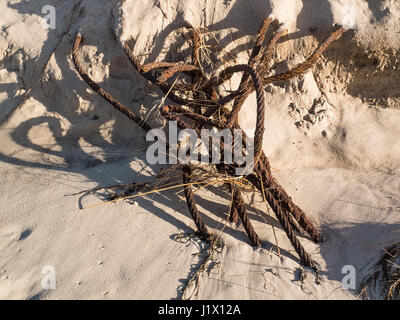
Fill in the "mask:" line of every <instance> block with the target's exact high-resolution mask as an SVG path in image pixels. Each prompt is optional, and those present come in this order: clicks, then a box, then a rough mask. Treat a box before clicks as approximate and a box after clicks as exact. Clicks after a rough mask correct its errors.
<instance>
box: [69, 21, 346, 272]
mask: <svg viewBox="0 0 400 320" xmlns="http://www.w3.org/2000/svg"><path fill="white" fill-rule="evenodd" d="M274 22H277V21H274ZM271 25H272V21H271V19H270V18H268V19H265V20H264V21H263V24H262V26H261V28H260V31H259V33H258V36H257V41H256V44H255V46H254V48H253V52H252V55H251V56H250V59H249V62H248V65H237V66H228V67H226V68H225V70H224V71H222V73H220V74H219V75H218V76H216V77H213V78H211V79H208V77H207V75H206V74H205V73H204V69H203V68H202V66H201V61H199V59H200V58H199V54H198V51H199V48H200V47H199V45H200V44H199V41H200V40H201V41H204V40H202V39H201V35H199V34H197V32H199V30H196V31H193V27H191V30H192V36H193V37H194V39H193V47H194V52H193V54H192V59H193V60H194V61H192V62H193V64H192V65H189V64H186V63H184V62H181V63H180V64H179V63H175V62H170V63H167V64H158V65H157V64H154V65H152V66H151V67H149V66H148V65H146V66H147V68H144V67H143V66H141V65H140V63H139V62H138V60H137V59H136V57H135V56H134V55H133V50H131V48H130V47H129V45H128V43H127V42H125V41H123V40H121V39H120V38H119V37H118V36H117V35H116V38H117V40H118V41H119V42H120V44H121V46H122V48H123V49H124V51H125V53H126V55H127V57H128V59H129V60H130V62H131V64H132V65H133V67H134V68H135V69H136V70H137V72H139V74H140V75H142V76H143V77H144V78H145V79H147V80H148V81H150V82H151V83H153V84H154V85H155V86H157V87H159V88H160V89H161V90H162V91H163V92H164V93H165V94H167V93H168V97H169V99H170V100H172V101H173V102H174V103H176V104H178V105H180V107H177V108H176V107H168V106H167V107H162V108H161V114H162V116H163V117H164V118H166V119H167V120H174V121H177V124H178V126H179V127H180V128H181V129H187V128H190V129H194V130H201V129H203V128H206V127H207V126H214V125H215V124H216V122H218V123H221V127H223V128H227V129H229V130H231V131H232V130H234V129H241V128H240V126H239V125H238V121H237V119H238V114H239V111H240V109H241V107H242V106H243V104H244V102H245V100H246V98H247V97H248V96H249V95H250V93H252V92H253V91H256V96H257V125H256V130H255V150H256V153H255V159H256V162H255V166H254V168H253V171H252V172H251V173H250V174H248V175H247V176H246V179H247V180H248V181H250V183H251V184H252V185H253V186H254V187H255V188H256V189H257V190H258V191H259V192H260V193H261V194H262V195H263V198H264V199H266V200H267V202H268V204H269V206H270V207H271V208H272V210H273V211H274V213H275V215H276V216H277V218H278V220H279V222H280V223H281V225H282V227H283V229H284V230H285V232H286V234H287V236H288V238H289V240H290V242H291V244H292V245H293V247H294V248H295V250H296V252H297V253H298V255H299V257H300V261H301V263H302V264H304V265H305V266H307V267H312V268H314V270H317V269H318V266H317V265H316V263H315V262H314V261H313V259H312V258H311V256H310V255H309V254H308V253H307V252H306V251H305V249H304V248H303V246H302V244H301V243H300V241H299V240H298V238H297V236H296V231H297V224H296V222H297V223H298V225H299V226H300V227H301V228H302V229H304V230H305V231H306V232H307V233H308V234H309V235H310V237H311V239H312V240H313V241H314V242H316V243H317V242H321V241H323V240H324V238H323V237H322V236H321V235H320V234H319V231H318V230H317V228H316V227H315V226H314V224H313V223H312V222H311V220H310V219H308V217H307V216H306V214H305V213H304V212H303V211H302V210H301V209H300V208H299V207H298V206H297V205H296V204H295V203H294V202H293V200H292V198H291V197H290V196H289V195H288V194H287V192H286V191H285V189H284V188H283V187H281V186H280V185H279V184H278V183H277V181H276V180H275V179H274V178H273V176H272V173H271V166H270V164H269V161H268V158H267V157H266V155H265V154H264V152H263V150H262V142H263V132H264V117H265V101H264V96H263V94H264V92H263V86H264V85H266V84H269V83H276V82H282V81H288V80H290V79H293V78H295V77H298V76H300V75H302V74H304V73H305V72H307V71H308V70H310V69H311V68H312V67H313V66H314V65H315V64H316V62H317V61H318V59H319V58H320V57H321V55H322V53H323V52H324V51H325V50H326V49H327V48H328V47H329V45H330V44H331V43H332V42H333V41H335V40H337V39H339V38H340V37H341V35H342V34H343V33H344V32H346V31H347V29H345V28H343V27H336V29H335V30H334V31H333V32H332V33H331V34H330V35H329V36H328V37H327V39H326V40H325V41H324V42H323V43H322V44H321V45H320V46H319V47H318V48H317V49H316V50H315V51H314V53H313V54H312V55H311V56H310V57H309V58H308V59H306V61H305V62H303V63H300V64H298V65H297V66H295V67H294V68H293V69H291V70H289V71H287V72H284V73H282V74H277V75H273V76H268V68H269V66H267V65H266V63H267V62H268V63H269V60H272V56H273V54H272V52H273V50H274V49H275V47H276V45H277V42H278V40H279V39H281V38H282V37H283V36H285V35H286V33H287V31H286V30H281V29H279V30H277V32H276V33H275V35H273V37H272V38H271V40H270V41H269V42H268V43H267V45H266V46H264V45H263V42H264V38H265V34H266V32H267V30H268V29H269V27H270V26H271ZM186 28H187V29H189V28H190V26H189V28H188V26H186ZM199 39H200V40H199ZM81 41H82V36H81V34H80V33H78V35H77V37H76V39H75V42H74V47H73V52H72V53H73V61H74V65H75V67H76V69H77V71H78V72H79V74H80V75H81V77H82V79H83V80H84V81H85V82H86V83H87V84H88V85H89V86H90V87H91V88H92V89H93V90H94V91H95V92H96V93H98V94H99V95H100V96H101V97H102V98H103V99H105V100H106V101H108V102H109V103H110V104H111V105H112V106H113V107H115V108H116V109H117V110H119V111H120V112H122V113H123V114H124V115H125V116H127V117H128V118H130V119H131V120H133V121H134V122H136V123H137V124H138V125H139V126H140V127H141V128H142V129H143V130H145V131H146V132H148V131H149V130H150V129H151V127H150V126H149V125H148V124H147V123H146V122H145V121H144V120H143V119H142V118H141V117H140V116H138V115H136V114H134V113H133V112H131V111H130V110H129V109H128V108H126V107H125V106H123V105H122V104H121V103H119V102H118V101H117V100H116V99H115V98H114V97H112V96H111V95H110V94H109V93H108V92H106V91H105V90H104V89H102V88H101V87H100V86H99V85H97V84H96V83H95V82H94V81H93V80H92V79H91V78H90V77H89V76H88V75H87V73H85V72H84V70H83V68H82V66H81V65H80V61H79V58H78V51H79V47H80V44H81ZM143 69H145V71H148V70H156V69H166V70H164V71H163V72H162V76H161V77H157V78H156V77H155V76H154V75H153V74H152V73H151V72H149V71H148V72H144V71H143ZM199 70H201V71H199ZM193 71H194V74H193ZM188 72H190V73H189V75H191V76H192V83H191V84H188V83H176V81H175V83H174V84H170V83H168V79H170V78H171V77H172V76H173V75H179V74H181V73H184V74H188ZM237 72H243V76H242V82H241V86H239V89H238V90H236V91H234V92H232V93H230V94H228V95H227V96H225V97H222V98H221V97H219V95H218V93H217V92H218V88H217V86H216V84H221V83H222V82H224V81H225V79H227V78H229V77H230V76H232V75H233V74H234V73H237ZM215 79H216V80H215ZM201 83H202V84H204V85H201V86H199V84H201ZM198 87H199V88H198ZM234 100H235V103H234V110H233V112H231V113H229V112H226V105H227V104H228V103H229V102H231V101H234ZM221 111H223V112H222V113H224V112H225V113H227V117H225V118H223V117H221V116H220V113H221ZM172 113H174V114H172ZM191 114H196V116H192V117H190V115H191ZM185 115H188V116H189V118H191V119H190V121H191V122H188V121H187V120H185V119H184V118H182V117H181V116H183V117H185ZM200 119H201V120H200ZM242 132H243V131H242ZM244 136H245V140H246V135H244ZM242 143H243V145H242V147H243V150H244V149H245V145H244V142H243V141H242ZM221 147H222V148H223V147H224V144H223V143H221ZM238 167H239V166H238V165H237V164H233V165H221V164H219V165H215V169H216V170H217V172H219V173H222V174H224V175H227V176H229V177H234V173H233V171H234V169H235V168H236V169H237V168H238ZM186 170H187V172H186V173H185V172H183V173H182V175H183V179H184V181H186V182H187V183H184V184H180V185H175V186H170V187H166V188H164V189H161V190H168V189H173V188H176V187H184V188H185V193H186V201H187V204H188V208H189V211H190V213H191V215H192V217H193V219H194V221H195V223H196V226H197V227H198V229H199V232H200V233H203V236H204V237H205V238H207V237H208V236H209V234H208V232H207V230H206V228H205V225H204V223H203V222H202V220H201V216H200V214H199V212H198V211H197V208H196V207H195V202H194V197H193V192H192V191H191V186H192V185H194V184H199V183H198V182H196V183H189V182H188V181H190V180H191V179H192V177H191V176H190V171H191V170H190V167H187V169H186ZM229 180H231V179H226V180H222V181H229ZM231 181H232V180H231ZM218 182H221V180H219V181H218ZM202 183H203V182H202ZM204 183H206V182H204ZM208 183H209V182H208ZM155 192H160V190H153V191H149V192H148V193H142V194H138V195H134V196H128V197H125V199H128V198H134V197H139V196H143V195H146V194H149V193H155ZM118 200H120V199H115V200H112V201H110V202H115V201H118ZM110 202H107V203H110ZM103 204H104V203H101V204H96V205H93V206H90V207H86V208H85V209H89V208H93V207H96V206H99V205H103ZM243 205H244V204H243V203H242V201H240V193H238V192H236V193H235V194H234V196H233V197H232V206H233V207H234V209H235V210H236V213H238V214H240V215H241V221H242V223H243V224H244V225H245V228H246V232H247V234H248V236H249V239H250V242H251V243H252V245H256V246H259V245H260V242H259V241H257V240H258V236H257V234H256V233H255V230H254V229H253V228H252V226H251V222H250V220H249V219H248V217H247V212H246V211H245V210H243Z"/></svg>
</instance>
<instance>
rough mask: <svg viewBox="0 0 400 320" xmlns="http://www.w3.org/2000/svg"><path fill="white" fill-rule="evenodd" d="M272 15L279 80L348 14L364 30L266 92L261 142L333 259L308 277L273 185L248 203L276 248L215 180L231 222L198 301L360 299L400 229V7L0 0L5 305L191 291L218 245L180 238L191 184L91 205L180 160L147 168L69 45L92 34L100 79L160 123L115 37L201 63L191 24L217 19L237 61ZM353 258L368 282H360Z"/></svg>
mask: <svg viewBox="0 0 400 320" xmlns="http://www.w3.org/2000/svg"><path fill="white" fill-rule="evenodd" d="M76 4H78V5H77V6H75V5H76ZM45 5H52V6H54V7H55V8H56V28H55V29H54V30H52V29H45V28H43V19H42V18H43V17H44V16H45V14H44V13H43V12H42V8H43V7H44V6H45ZM345 5H347V6H348V8H347V9H348V11H345V12H344V11H343V7H345ZM74 6H75V9H76V10H75V11H73V8H74ZM73 12H74V14H73ZM346 12H347V13H346ZM268 16H273V17H275V18H277V19H279V20H280V22H282V23H283V24H284V25H285V27H286V28H288V31H289V35H288V37H287V38H285V39H284V41H282V42H280V43H279V45H278V47H277V50H276V54H275V58H276V61H278V62H279V63H277V64H276V65H275V66H274V69H272V70H271V73H274V72H281V71H284V70H287V68H290V67H291V66H293V65H295V64H296V63H299V62H302V61H304V60H305V58H306V57H308V56H309V55H310V53H312V52H313V50H314V48H315V47H316V46H317V44H318V43H320V42H321V41H322V40H323V39H324V38H325V37H326V36H327V35H328V34H329V31H330V29H331V27H332V26H333V25H334V24H335V23H337V24H343V23H348V24H349V25H351V27H352V28H354V29H352V30H350V31H348V32H347V33H345V34H344V36H343V37H342V38H341V39H340V40H339V41H337V42H335V43H334V44H332V46H331V47H330V48H329V49H328V50H327V51H326V53H324V55H323V57H322V58H321V59H320V60H319V62H318V63H317V65H316V66H315V67H314V68H313V69H312V70H311V71H309V72H308V73H307V74H305V75H304V76H301V77H299V78H297V79H295V80H292V81H288V82H287V83H285V84H283V85H280V86H277V85H274V86H272V85H269V86H267V87H266V88H265V94H266V101H267V117H266V118H267V119H266V132H265V136H264V151H265V152H266V154H267V155H268V157H269V159H270V161H271V164H272V166H273V167H274V168H275V169H274V174H275V176H276V177H277V179H278V180H279V182H280V184H281V185H282V186H284V187H285V188H286V190H287V191H288V193H289V194H290V195H291V196H292V197H293V199H294V200H295V202H296V203H297V204H298V205H299V206H300V207H301V208H302V209H303V210H304V211H305V212H306V213H307V214H308V215H309V217H310V218H311V219H312V221H313V222H314V223H315V224H316V225H317V226H318V228H319V229H320V230H321V232H322V234H323V235H324V236H325V237H326V238H327V240H326V242H325V243H323V244H314V243H313V242H311V241H310V240H309V238H307V237H306V236H300V241H301V242H302V243H303V244H304V247H305V248H306V250H307V251H308V252H309V253H310V254H311V255H312V257H313V259H315V260H316V261H317V262H318V263H319V265H320V267H321V271H320V279H319V283H317V281H316V279H315V274H314V273H313V272H312V271H310V270H305V271H304V275H305V276H306V277H305V279H303V280H302V277H301V275H302V271H301V269H300V264H299V260H298V256H297V254H296V252H295V251H294V249H293V248H292V246H291V244H290V242H289V240H288V239H287V237H286V235H285V233H284V231H283V230H282V228H281V227H280V225H279V222H278V221H277V220H275V218H274V217H273V218H272V225H273V226H274V229H275V232H276V235H277V240H278V244H279V247H280V254H281V257H279V256H278V253H277V250H276V247H275V238H274V235H273V230H272V227H271V224H270V223H265V221H264V219H263V218H262V215H261V214H260V212H261V211H266V206H265V205H264V204H263V202H262V199H261V198H260V197H259V196H253V195H252V194H251V193H249V194H248V195H247V196H246V202H247V203H248V204H249V207H248V209H249V215H250V217H251V219H252V221H254V227H255V229H256V230H257V233H258V234H259V236H260V239H261V242H262V248H260V249H253V248H252V247H251V246H250V245H249V242H248V239H247V236H246V234H245V232H244V230H243V228H242V226H236V225H234V224H229V223H228V224H227V225H226V217H227V213H228V210H229V200H230V199H229V197H227V196H226V195H224V194H223V193H222V192H218V189H215V191H216V195H215V194H213V193H211V192H209V191H204V190H203V191H198V192H196V199H197V201H198V206H199V209H200V210H201V212H202V214H204V215H205V222H206V224H207V226H208V227H209V228H211V229H212V230H214V231H215V232H217V233H218V232H219V230H221V229H222V227H223V226H224V225H226V226H225V228H224V232H223V234H222V239H223V242H224V247H223V248H222V251H221V252H220V253H216V254H215V257H214V258H215V261H214V262H213V263H214V267H213V268H209V272H208V273H205V274H204V275H203V276H202V277H201V279H200V280H201V281H200V283H199V287H198V292H197V293H196V294H195V295H193V297H195V298H198V299H359V297H358V293H359V289H360V284H361V282H362V280H363V278H364V277H366V276H368V275H369V274H371V272H372V271H371V270H372V267H373V265H374V263H376V261H378V260H379V258H380V257H381V254H382V253H383V248H385V247H387V246H389V245H390V244H391V243H393V242H395V241H398V240H399V236H400V216H399V215H400V166H399V165H400V139H399V136H400V126H399V123H400V84H399V83H400V82H399V81H400V69H399V68H400V55H399V52H400V51H399V50H400V3H399V1H397V0H382V1H375V0H352V1H340V0H285V1H280V0H251V1H249V0H225V1H217V0H208V1H207V0H202V1H198V0H188V1H179V0H162V1H156V0H133V1H132V0H125V1H111V0H82V1H75V0H59V1H58V0H30V1H22V0H2V1H0V21H1V23H0V25H1V30H0V181H1V183H0V203H1V209H0V298H1V299H176V298H188V297H190V296H191V293H193V292H190V290H188V291H187V292H186V294H185V296H183V297H182V294H181V291H180V288H181V286H182V285H183V284H184V283H185V282H186V281H187V279H188V278H189V277H190V274H191V272H192V271H193V270H195V268H196V267H197V266H198V264H199V256H198V255H196V253H198V252H199V251H201V250H202V248H203V247H204V243H202V242H201V241H198V240H196V239H193V240H192V241H189V242H187V243H180V242H177V241H175V240H174V235H177V234H181V233H184V232H192V231H193V229H194V223H193V221H192V220H191V218H190V215H189V212H188V210H187V207H186V203H185V201H184V199H183V194H182V192H177V190H171V191H166V192H162V193H160V194H152V195H148V196H145V197H141V198H137V199H135V202H133V201H119V202H116V203H113V204H105V205H102V206H98V207H96V208H93V209H90V210H84V211H82V210H80V207H82V206H83V207H85V206H89V205H92V204H95V203H98V202H101V201H102V200H104V199H105V198H104V194H101V193H95V194H89V195H85V194H79V192H81V191H84V190H88V189H91V188H95V187H98V186H107V185H113V184H123V183H130V182H133V181H135V182H140V181H144V180H145V179H149V178H151V177H154V175H155V174H156V173H158V172H159V171H160V169H162V168H166V166H165V165H158V166H156V165H155V166H149V165H148V163H147V161H146V157H145V151H146V147H147V145H146V142H145V134H144V132H143V131H142V130H141V129H140V128H139V127H137V126H136V125H134V124H133V122H131V121H130V120H129V119H127V118H125V117H124V116H123V115H122V114H120V113H118V111H116V110H114V109H113V108H112V107H111V106H110V105H109V104H108V103H106V102H105V101H104V100H102V99H101V98H100V97H99V96H98V95H97V94H95V93H94V92H93V91H92V90H91V89H90V88H89V87H88V86H87V85H86V83H85V82H83V80H82V79H81V77H80V76H79V74H78V73H77V72H76V70H75V68H74V66H73V63H72V60H71V55H70V51H71V47H72V42H73V40H74V37H75V35H76V33H77V32H78V30H80V31H81V33H82V34H83V36H84V43H83V47H82V50H81V51H82V52H81V57H82V58H81V59H82V61H83V66H84V68H85V69H86V70H88V73H89V74H90V76H91V77H92V78H93V79H94V80H95V81H97V82H98V83H99V84H101V85H102V86H103V87H105V88H106V89H107V90H108V91H109V92H111V93H112V94H113V95H114V96H116V97H118V99H119V100H120V101H121V102H123V103H124V104H125V105H128V106H129V107H130V108H131V109H132V110H133V111H135V112H138V113H141V114H142V115H144V114H147V115H148V119H149V121H150V122H151V124H152V126H155V127H156V126H162V125H164V122H163V121H162V120H161V116H160V114H159V113H158V111H157V108H155V107H156V106H157V105H159V103H160V100H161V99H162V98H163V94H162V92H161V91H159V90H158V89H157V88H155V87H154V86H152V85H150V84H149V83H147V82H146V81H145V80H144V79H143V78H142V77H141V76H140V75H139V74H138V73H136V71H135V70H133V68H132V66H131V65H130V64H129V61H128V60H127V59H126V57H125V54H124V52H123V50H122V49H121V46H120V45H119V42H118V41H116V39H115V36H114V34H115V33H116V34H117V35H118V36H119V37H121V39H131V38H132V39H133V41H134V43H135V47H134V54H135V55H137V56H139V57H140V59H141V62H151V61H156V60H157V61H164V60H166V61H179V60H182V59H187V58H189V56H190V48H189V43H190V42H189V41H188V35H187V34H186V33H185V31H184V29H182V28H181V27H182V25H183V23H184V22H185V21H186V22H190V23H191V24H192V25H193V26H194V27H201V26H202V27H206V28H208V30H209V32H210V34H211V35H212V37H213V38H214V39H217V40H218V43H219V45H220V46H221V48H223V52H222V53H221V55H222V56H223V55H224V54H226V55H228V56H229V57H230V58H229V59H228V58H226V59H227V60H228V61H227V63H228V64H232V65H234V64H237V63H247V59H248V56H249V50H250V49H251V47H252V44H253V43H254V35H255V34H256V33H257V30H258V28H259V26H260V24H261V22H262V20H263V19H264V18H265V17H268ZM185 43H186V44H185ZM221 59H223V57H221ZM239 80H240V77H239V76H235V77H233V78H232V79H231V81H230V82H229V83H227V84H226V85H227V86H230V87H229V88H227V89H228V90H229V89H235V88H236V87H237V85H238V83H239ZM167 102H168V101H167ZM255 108H256V100H255V96H251V97H250V98H249V99H248V100H247V102H246V104H245V105H244V107H243V109H242V111H241V114H240V118H239V119H240V123H241V125H242V127H243V128H246V130H248V132H249V133H251V132H252V131H253V130H254V126H255ZM348 265H350V266H354V268H355V270H356V288H355V289H349V290H346V289H344V288H343V286H342V279H343V277H344V276H345V275H346V274H343V273H342V268H343V267H344V266H348ZM44 266H53V267H54V270H55V272H56V288H55V289H54V290H52V289H44V288H43V286H42V279H43V277H44V276H45V274H43V273H42V268H43V267H44ZM189 289H190V288H189ZM193 290H194V288H193ZM376 297H377V298H379V295H378V296H376Z"/></svg>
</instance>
